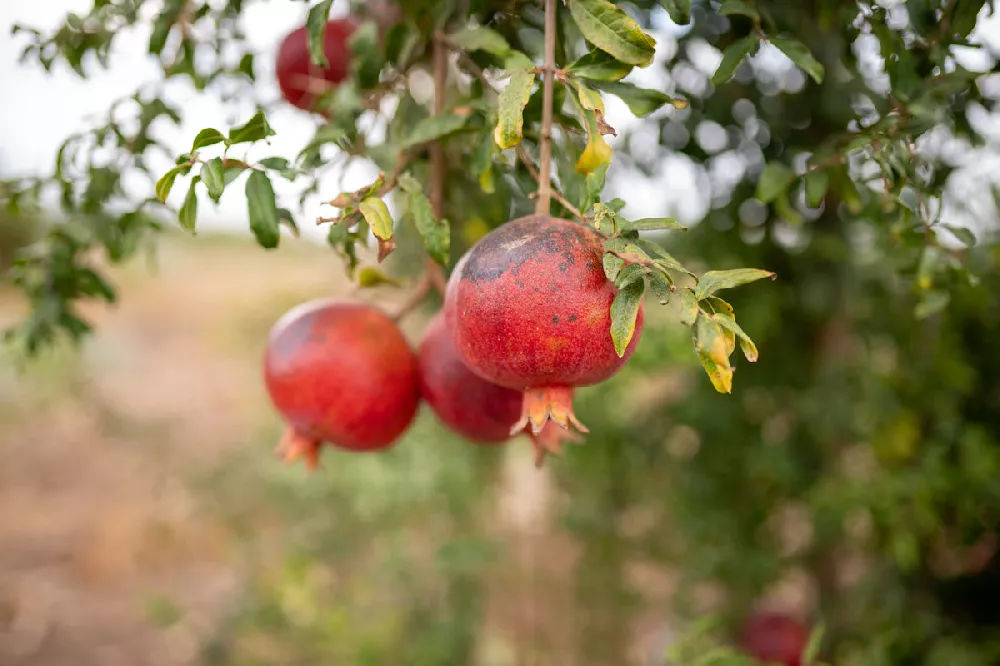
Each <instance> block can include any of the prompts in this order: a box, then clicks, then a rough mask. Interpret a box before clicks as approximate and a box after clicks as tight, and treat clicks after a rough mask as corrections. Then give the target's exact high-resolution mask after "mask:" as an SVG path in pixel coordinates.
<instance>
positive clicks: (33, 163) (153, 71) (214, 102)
mask: <svg viewBox="0 0 1000 666" xmlns="http://www.w3.org/2000/svg"><path fill="white" fill-rule="evenodd" d="M91 4H92V0H45V1H44V2H36V3H27V2H12V1H8V2H0V34H3V35H5V36H7V37H6V38H4V39H0V80H2V81H4V82H5V88H6V91H7V93H8V101H6V102H4V103H2V104H0V175H3V176H12V175H29V174H36V173H45V172H50V171H51V169H52V165H53V160H54V157H55V154H56V151H57V149H58V146H59V144H60V143H61V142H62V141H63V140H64V139H65V137H66V136H68V135H69V134H71V133H73V132H76V131H80V130H83V129H86V128H87V127H88V126H89V125H90V124H91V123H92V122H93V119H94V118H97V117H100V116H101V115H103V114H105V113H106V112H107V109H108V107H109V105H110V103H111V102H112V101H113V100H115V99H117V98H119V97H123V96H126V95H129V94H130V93H132V92H133V91H134V90H135V89H136V88H137V87H139V86H140V85H141V84H142V83H143V82H146V81H151V80H156V79H157V78H158V66H157V64H156V62H155V61H154V60H153V59H152V58H151V57H150V56H148V55H146V43H147V41H148V32H146V30H145V29H141V30H136V31H128V32H126V33H124V34H123V35H121V36H119V37H118V39H117V40H116V42H115V48H114V53H113V55H112V57H111V59H110V60H111V67H110V69H108V70H104V69H101V68H99V67H97V66H92V67H91V68H90V70H89V71H90V72H91V74H92V75H91V76H90V78H89V79H87V80H82V79H80V78H79V77H77V76H76V75H75V74H74V73H72V72H71V71H69V69H68V68H66V67H63V66H57V67H55V68H53V71H52V72H51V73H46V72H44V71H43V70H42V69H41V67H40V66H39V65H37V64H34V63H31V62H28V63H23V64H22V63H18V57H19V55H20V51H21V49H22V48H23V46H24V43H25V42H24V40H23V39H19V38H11V37H9V33H10V27H11V26H12V25H14V24H15V23H24V24H26V25H30V26H33V27H38V28H41V29H43V30H46V29H53V28H54V27H56V26H57V25H59V23H60V22H61V20H62V19H63V17H64V16H65V14H66V13H67V12H70V11H76V12H81V13H85V12H86V11H87V10H88V9H89V7H90V6H91ZM888 4H895V5H900V4H901V3H900V2H889V3H888ZM307 7H308V6H307V5H306V4H305V3H302V2H290V1H286V2H277V1H272V2H263V3H248V5H247V11H246V14H245V28H246V34H247V38H248V40H249V42H250V44H251V45H252V47H253V48H254V50H255V51H256V52H257V53H258V54H259V57H258V58H257V62H256V69H257V78H258V88H259V91H260V94H261V96H262V97H263V98H264V99H275V98H277V96H278V90H277V86H276V85H275V84H274V77H273V64H272V60H273V54H274V52H275V50H276V48H277V44H278V42H279V41H280V40H281V39H282V37H283V36H284V35H285V34H287V33H288V32H289V31H291V30H292V29H294V28H296V27H298V26H300V25H302V23H303V22H304V19H305V12H306V10H307ZM346 9H347V7H346V2H334V9H333V14H335V15H336V14H340V13H343V12H345V11H346ZM656 18H657V20H656V21H655V23H654V30H653V35H654V36H655V37H656V39H657V53H656V63H661V62H663V61H664V60H667V59H669V58H670V57H671V56H672V55H673V53H674V51H675V49H676V42H675V41H674V39H673V37H672V35H675V34H677V33H678V32H680V31H681V30H682V29H681V28H678V27H677V26H675V25H673V24H672V23H670V21H669V19H667V18H666V15H665V13H664V12H662V11H661V12H660V13H659V14H658V15H657V17H656ZM977 34H978V35H979V37H980V39H981V40H982V41H984V42H985V43H987V44H989V45H990V46H991V47H994V48H996V49H1000V21H998V20H996V18H995V17H991V18H990V19H989V20H988V21H984V22H981V25H980V26H979V27H978V28H977ZM870 56H871V54H870ZM720 58H721V55H720V54H719V52H718V51H717V50H716V49H714V48H713V47H711V46H710V45H708V44H704V43H702V44H701V45H700V48H699V47H696V48H693V49H692V60H693V61H694V67H693V68H692V69H691V71H678V70H677V69H676V68H675V70H674V71H673V76H672V78H670V77H668V76H667V75H666V74H665V73H664V69H663V68H662V67H658V66H656V64H654V66H651V67H649V68H646V69H645V70H635V71H634V72H633V74H632V75H630V79H629V80H633V81H635V82H636V83H638V84H640V85H647V86H650V87H656V88H658V89H661V90H666V91H667V92H674V91H676V90H678V89H680V92H682V93H683V92H684V89H685V87H686V88H687V89H688V90H689V91H690V92H698V90H699V89H703V87H704V86H706V85H708V84H707V79H708V77H709V76H710V75H711V73H712V71H714V69H715V67H716V66H717V64H718V62H719V59H720ZM966 58H967V59H969V61H970V62H972V63H973V64H976V65H979V66H980V67H982V66H984V65H988V64H989V63H986V62H983V58H982V57H981V56H976V55H975V54H966ZM869 61H871V57H869ZM877 61H878V58H877V56H875V60H874V62H870V63H869V64H870V65H871V66H873V67H874V68H875V70H877V69H878V62H877ZM754 67H755V68H765V69H770V70H771V71H773V72H775V74H776V76H777V77H778V79H780V80H781V81H782V82H783V83H782V85H784V86H786V87H789V86H790V87H792V88H793V89H794V88H795V87H799V88H800V87H801V86H802V85H803V84H804V83H805V79H804V77H803V76H802V74H801V72H799V71H798V70H796V69H795V68H794V66H792V65H791V63H790V62H788V61H787V59H786V58H784V56H783V55H781V54H780V53H778V52H777V51H776V49H773V48H764V49H762V50H761V53H760V54H759V55H758V56H757V57H756V58H755V60H754ZM997 83H998V85H1000V82H997ZM168 98H169V101H171V102H172V103H174V104H177V105H179V106H181V107H182V108H183V111H184V117H185V123H184V124H183V125H182V126H181V127H179V128H174V127H172V126H169V125H165V124H164V125H162V126H161V128H160V129H161V130H162V134H161V137H162V138H163V139H164V140H165V141H166V143H167V144H168V145H169V146H170V147H171V148H173V149H174V152H175V154H180V153H182V152H185V151H186V150H187V148H188V147H189V146H190V142H191V139H192V138H193V137H194V135H195V134H196V133H197V131H198V130H199V129H201V128H203V127H209V126H213V127H217V128H220V129H222V130H223V131H225V129H226V128H228V127H230V126H232V125H233V124H236V123H238V122H242V120H245V119H246V118H248V117H249V115H250V114H251V113H252V110H253V107H252V103H250V102H249V100H247V101H246V103H244V104H236V105H235V106H234V105H224V104H223V103H222V102H220V101H219V99H218V98H217V97H216V96H214V95H211V94H201V93H197V92H196V91H194V90H192V89H191V88H190V86H188V85H187V84H186V83H184V82H179V83H178V85H172V86H171V88H170V89H169V96H168ZM606 104H607V107H608V119H609V122H610V123H611V125H612V126H614V127H616V128H617V129H619V130H626V129H630V128H631V129H632V130H634V131H633V134H634V135H635V136H634V137H633V138H632V139H631V140H630V142H629V144H628V146H625V145H624V144H623V141H625V140H628V139H626V138H624V137H619V138H618V139H615V138H610V137H609V139H610V142H611V144H612V147H613V148H615V149H618V148H626V147H627V148H628V149H630V150H631V151H633V152H635V153H641V151H642V150H644V149H647V150H648V149H649V148H648V147H649V146H654V145H656V144H657V143H658V141H659V137H658V136H650V134H649V133H650V132H657V133H658V129H654V128H653V126H652V125H650V124H646V125H644V124H643V123H642V121H638V120H636V119H634V118H633V117H632V115H631V114H630V113H629V111H628V109H627V108H626V107H625V106H624V104H622V103H621V102H620V101H619V100H617V98H614V97H612V96H606ZM671 112H674V111H672V110H669V109H668V110H666V111H663V113H671ZM658 113H660V112H658ZM268 117H269V120H270V121H271V123H272V126H273V127H274V129H275V130H276V132H277V135H276V136H274V137H272V138H271V140H270V145H269V146H261V147H259V148H254V150H264V151H266V153H261V152H256V153H251V157H253V156H256V157H258V158H259V157H263V156H265V154H267V155H284V156H287V157H293V156H294V155H295V154H296V153H297V152H298V151H299V150H300V149H301V148H302V147H303V146H304V145H305V144H306V143H307V142H308V140H309V138H310V137H311V136H312V133H313V132H314V131H315V128H316V126H317V121H316V120H315V119H314V118H313V117H312V116H310V115H308V114H305V113H303V112H300V111H298V110H296V109H292V108H290V107H287V105H283V108H280V109H278V110H275V111H274V112H272V113H270V114H269V116H268ZM993 120H995V119H993ZM993 125H994V126H996V123H993ZM721 129H722V128H719V127H718V126H716V127H715V128H713V127H704V128H699V131H698V133H697V134H696V136H695V137H694V138H695V139H696V140H698V141H700V142H704V141H711V135H712V132H713V131H714V132H716V133H718V130H721ZM998 134H1000V132H998ZM727 157H728V159H727ZM997 159H998V158H997V157H996V155H993V156H992V157H989V158H988V159H980V158H976V159H966V160H965V161H966V162H967V163H968V164H967V165H966V168H967V169H968V170H969V171H970V173H971V174H972V175H973V177H972V178H970V179H966V181H965V184H964V185H963V186H962V187H960V188H959V192H958V196H960V197H963V198H968V193H966V192H964V191H963V189H962V188H963V187H964V188H965V189H970V188H971V189H974V190H975V189H981V185H982V182H984V181H983V179H992V178H993V176H992V174H995V173H997V171H998V168H997V167H998V166H1000V165H998V164H997ZM745 162H746V161H745V160H743V162H741V161H740V159H739V158H736V157H731V156H727V155H721V156H720V157H719V159H716V160H713V161H712V163H710V166H709V171H710V173H711V175H712V178H709V176H708V175H707V174H706V173H705V172H703V171H701V170H699V169H696V168H695V167H694V165H693V163H692V162H691V161H690V160H689V159H688V158H686V157H685V156H683V155H680V154H669V155H667V156H666V157H664V158H663V159H662V161H660V162H659V163H658V164H657V167H656V172H655V173H654V175H653V177H651V178H646V177H643V176H641V174H638V173H624V172H623V171H624V169H626V167H625V166H624V165H622V164H620V163H613V166H612V171H611V175H612V180H614V177H615V176H618V180H619V181H624V180H627V182H628V189H629V196H628V197H627V200H628V202H629V207H628V208H627V209H626V211H625V212H626V213H627V214H629V215H631V216H633V217H642V216H664V215H667V216H673V217H676V218H678V219H680V220H681V221H684V222H693V221H696V220H698V219H700V218H701V217H702V216H703V215H704V213H705V212H706V211H707V207H708V205H709V201H710V199H711V198H712V197H718V196H725V190H726V189H727V186H728V187H731V184H730V183H735V182H736V181H738V180H739V179H740V178H742V175H743V173H744V170H745V169H746V168H748V165H747V164H746V163H745ZM153 166H159V167H162V171H166V170H167V169H168V168H169V167H170V166H171V163H170V162H169V161H162V162H161V163H156V162H154V163H153ZM376 173H377V170H376V169H375V168H374V167H372V166H368V167H365V165H363V164H361V163H357V166H356V167H354V168H352V169H351V170H350V171H349V172H348V173H347V174H345V177H344V178H345V179H344V186H345V189H351V188H356V187H361V186H363V185H364V184H366V183H368V182H370V181H371V180H372V179H373V178H374V176H375V174H376ZM275 187H276V190H277V192H278V195H279V198H280V197H282V196H283V195H285V196H290V197H293V198H291V199H288V200H287V201H290V202H293V203H294V201H295V200H297V196H294V195H295V194H296V190H295V186H294V185H288V184H285V183H283V182H282V181H281V179H276V182H275ZM331 189H336V190H337V191H339V188H337V185H336V183H334V184H332V185H331ZM230 190H231V191H227V193H226V195H224V197H223V199H222V201H221V203H220V205H219V206H217V207H213V206H211V205H209V204H208V202H207V200H205V199H203V200H202V201H203V203H202V205H201V206H200V210H199V213H200V215H199V224H200V225H210V226H213V227H222V228H225V229H227V230H233V231H237V232H241V233H242V232H245V230H246V213H245V205H246V204H245V199H244V196H243V191H242V187H236V188H230ZM184 191H185V188H184V187H176V188H175V191H174V193H173V195H172V198H171V201H172V202H173V203H176V204H178V205H179V203H180V199H181V198H183V195H184ZM337 191H324V192H322V193H321V194H322V195H323V196H322V197H314V198H312V199H311V200H309V201H307V203H306V206H305V209H304V211H303V213H302V216H301V218H300V219H301V220H311V219H315V217H317V216H319V215H323V214H330V213H331V212H332V210H331V209H329V208H326V207H323V206H321V204H320V200H321V199H327V200H329V199H330V198H332V197H333V196H334V195H335V194H336V193H337ZM720 192H721V193H720ZM692 193H697V195H696V196H692ZM289 207H290V208H293V210H294V207H293V206H289ZM302 226H303V228H304V230H305V231H306V232H307V234H308V235H310V236H312V237H315V238H317V239H319V238H322V236H323V235H324V232H323V230H322V229H316V228H315V227H314V226H313V225H311V224H304V225H302Z"/></svg>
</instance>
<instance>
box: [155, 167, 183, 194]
mask: <svg viewBox="0 0 1000 666" xmlns="http://www.w3.org/2000/svg"><path fill="white" fill-rule="evenodd" d="M190 168H191V167H190V166H189V165H187V164H182V165H181V166H178V167H174V168H173V169H171V170H170V171H168V172H166V173H165V174H163V175H162V176H160V179H159V180H158V181H156V187H155V188H154V189H155V191H156V198H157V199H159V200H160V203H166V201H167V197H168V196H170V190H171V189H173V187H174V181H175V180H177V176H178V175H180V174H181V172H185V173H186V172H187V170H188V169H190Z"/></svg>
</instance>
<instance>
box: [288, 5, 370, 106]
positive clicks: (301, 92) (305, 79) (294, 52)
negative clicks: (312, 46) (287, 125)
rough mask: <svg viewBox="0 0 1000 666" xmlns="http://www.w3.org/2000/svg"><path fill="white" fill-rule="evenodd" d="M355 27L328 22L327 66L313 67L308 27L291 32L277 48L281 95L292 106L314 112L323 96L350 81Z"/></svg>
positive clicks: (325, 37) (350, 22)
mask: <svg viewBox="0 0 1000 666" xmlns="http://www.w3.org/2000/svg"><path fill="white" fill-rule="evenodd" d="M356 27H357V26H356V24H355V22H354V21H353V20H352V19H350V18H343V19H333V20H331V21H329V22H327V24H326V31H325V32H324V33H323V52H324V53H325V54H326V59H327V62H328V65H327V66H326V67H319V66H317V65H314V64H313V62H312V60H311V59H310V57H309V35H308V33H307V31H306V28H305V26H302V27H301V28H297V29H295V30H293V31H292V32H290V33H288V35H287V36H286V37H285V39H284V40H283V41H282V42H281V45H280V46H279V47H278V55H277V59H276V61H275V68H274V69H275V74H276V75H277V77H278V87H279V88H280V89H281V95H282V97H284V98H285V100H286V101H287V102H288V103H289V104H292V105H294V106H297V107H298V108H300V109H304V110H306V111H313V110H314V109H315V106H316V103H317V101H318V100H319V97H320V96H321V95H323V93H325V92H326V91H328V90H330V89H331V88H332V87H333V86H336V85H337V84H338V83H340V82H341V81H343V80H344V79H346V78H347V76H348V74H349V73H350V62H351V50H350V48H349V46H348V43H347V42H348V39H350V36H351V34H352V33H353V32H354V30H355V28H356Z"/></svg>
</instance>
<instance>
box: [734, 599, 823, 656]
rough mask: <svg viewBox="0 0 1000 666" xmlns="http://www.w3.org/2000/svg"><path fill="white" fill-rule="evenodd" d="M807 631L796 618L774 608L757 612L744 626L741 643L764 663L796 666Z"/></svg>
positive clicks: (806, 639)
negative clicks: (773, 609)
mask: <svg viewBox="0 0 1000 666" xmlns="http://www.w3.org/2000/svg"><path fill="white" fill-rule="evenodd" d="M808 641H809V632H808V630H807V629H806V627H805V626H804V625H803V624H802V623H801V622H799V621H798V620H797V619H795V618H794V617H792V616H790V615H786V614H784V613H779V612H776V611H757V612H755V613H754V614H752V615H751V616H750V617H749V618H748V619H747V621H746V623H745V624H744V625H743V635H742V637H741V640H740V643H741V645H742V646H743V649H744V650H745V651H746V653H747V654H749V655H750V656H752V657H754V658H755V659H757V660H758V661H760V662H763V663H765V664H783V666H799V663H800V661H801V659H802V651H803V650H805V647H806V643H807V642H808Z"/></svg>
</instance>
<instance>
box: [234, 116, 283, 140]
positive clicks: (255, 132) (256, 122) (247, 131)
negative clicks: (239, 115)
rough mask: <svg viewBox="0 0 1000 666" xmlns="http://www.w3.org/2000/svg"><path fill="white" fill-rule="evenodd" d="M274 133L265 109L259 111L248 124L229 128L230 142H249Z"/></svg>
mask: <svg viewBox="0 0 1000 666" xmlns="http://www.w3.org/2000/svg"><path fill="white" fill-rule="evenodd" d="M273 135H274V130H273V129H271V125H270V124H268V122H267V118H266V117H265V116H264V112H263V111H258V112H257V113H255V114H254V116H253V118H251V119H250V120H248V121H247V122H246V124H244V125H240V126H239V127H236V128H233V129H231V130H229V143H230V144H237V143H249V142H251V141H260V140H261V139H266V138H267V137H269V136H273Z"/></svg>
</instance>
